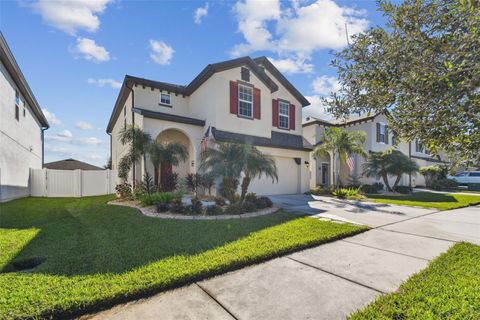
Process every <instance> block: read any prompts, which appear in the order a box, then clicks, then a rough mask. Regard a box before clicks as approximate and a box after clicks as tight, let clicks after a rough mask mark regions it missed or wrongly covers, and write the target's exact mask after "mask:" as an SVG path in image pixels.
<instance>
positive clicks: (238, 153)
mask: <svg viewBox="0 0 480 320" xmlns="http://www.w3.org/2000/svg"><path fill="white" fill-rule="evenodd" d="M242 157H243V146H241V145H240V144H237V143H229V142H224V143H217V144H216V146H214V147H210V148H208V149H207V150H205V152H204V153H203V155H202V162H201V164H200V169H201V170H205V171H209V173H210V174H212V175H213V176H215V177H222V185H223V190H224V193H225V197H226V198H227V199H228V200H230V201H233V199H234V195H235V189H236V186H237V182H238V177H239V176H240V174H241V173H242V170H243V163H242V162H241V161H239V159H242Z"/></svg>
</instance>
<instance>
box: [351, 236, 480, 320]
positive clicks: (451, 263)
mask: <svg viewBox="0 0 480 320" xmlns="http://www.w3.org/2000/svg"><path fill="white" fill-rule="evenodd" d="M479 261H480V246H476V245H473V244H467V243H459V244H456V245H455V246H453V247H452V248H450V250H449V251H448V252H447V253H445V254H443V255H441V256H440V257H438V258H437V259H435V260H434V261H433V262H431V263H430V265H429V266H428V267H427V268H426V269H424V270H423V271H421V272H420V273H418V274H416V275H414V276H412V277H411V278H410V279H409V280H407V282H405V283H404V284H402V286H401V287H400V288H399V289H398V290H397V291H396V292H394V293H390V294H386V295H383V296H381V297H379V298H378V299H377V300H376V301H375V302H373V303H372V304H370V305H369V306H367V307H366V308H365V309H363V310H361V311H358V312H356V313H354V314H353V315H352V316H351V317H350V319H458V320H460V319H479V317H480V290H479V287H480V269H479V268H478V262H479Z"/></svg>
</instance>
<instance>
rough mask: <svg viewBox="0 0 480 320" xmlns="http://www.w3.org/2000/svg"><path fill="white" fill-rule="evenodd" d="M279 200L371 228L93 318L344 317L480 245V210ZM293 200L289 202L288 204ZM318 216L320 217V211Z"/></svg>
mask: <svg viewBox="0 0 480 320" xmlns="http://www.w3.org/2000/svg"><path fill="white" fill-rule="evenodd" d="M304 197H305V196H303V195H302V196H298V197H292V198H290V197H289V196H282V197H278V198H276V199H275V202H276V203H279V202H287V201H289V203H291V204H292V205H291V208H293V209H296V208H299V207H305V206H306V205H305V203H304V204H303V205H302V203H301V199H306V200H307V201H313V203H312V204H311V205H310V204H308V205H307V206H308V207H309V209H307V210H316V211H315V212H312V213H313V214H314V218H315V217H316V218H325V216H324V215H325V214H327V215H332V216H335V217H336V218H341V219H347V220H350V219H352V220H353V221H354V222H361V223H366V224H368V225H370V226H372V227H373V229H372V230H370V231H367V232H365V233H362V234H359V235H356V236H353V237H350V238H346V239H343V240H339V241H335V242H332V243H328V244H325V245H321V246H318V247H315V248H312V249H308V250H304V251H300V252H297V253H294V254H290V255H287V256H284V257H281V258H278V259H273V260H271V261H268V262H265V263H262V264H259V265H255V266H251V267H248V268H244V269H241V270H238V271H234V272H230V273H227V274H225V275H221V276H218V277H215V278H212V279H208V280H205V281H201V282H198V283H195V284H193V285H190V286H188V287H184V288H181V289H177V290H173V291H170V292H166V293H162V294H159V295H156V296H154V297H152V298H149V299H144V300H139V301H135V302H132V303H129V304H126V305H121V306H119V307H116V308H113V309H111V310H108V311H105V312H101V313H99V314H96V315H94V316H92V319H261V320H268V319H272V320H273V319H275V320H277V319H298V320H302V319H344V318H345V317H346V316H348V314H350V313H351V312H353V311H355V310H357V309H358V308H361V307H363V306H365V305H367V304H368V303H369V302H371V301H373V300H374V299H375V298H376V297H377V296H378V295H380V294H383V293H385V292H390V291H394V290H396V289H397V288H398V286H399V285H400V284H401V283H402V282H403V281H405V280H406V279H407V278H408V277H409V276H411V275H412V274H413V273H416V272H418V271H420V270H421V269H423V268H425V267H426V266H427V264H428V261H429V260H431V259H433V258H434V257H436V256H438V255H439V254H441V253H442V252H445V251H446V250H447V249H448V248H449V247H450V246H451V245H452V244H453V243H455V242H456V241H470V242H473V243H477V244H480V207H469V208H463V209H456V210H451V211H444V212H437V213H435V212H433V211H432V210H429V211H424V210H421V209H417V208H406V207H401V208H397V207H398V206H394V207H383V206H380V207H377V208H376V209H375V208H373V209H372V210H368V209H367V208H362V207H360V208H359V207H358V206H357V205H356V204H351V203H344V204H343V205H342V204H339V203H336V202H329V203H324V202H322V201H321V199H312V198H310V200H309V199H307V198H304ZM288 199H291V201H290V200H288ZM317 210H318V211H317Z"/></svg>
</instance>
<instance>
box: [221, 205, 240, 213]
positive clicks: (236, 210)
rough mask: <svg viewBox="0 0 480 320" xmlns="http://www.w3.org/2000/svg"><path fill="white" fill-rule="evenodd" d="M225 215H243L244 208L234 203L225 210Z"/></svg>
mask: <svg viewBox="0 0 480 320" xmlns="http://www.w3.org/2000/svg"><path fill="white" fill-rule="evenodd" d="M224 212H225V214H230V215H238V214H242V213H243V208H242V206H241V205H240V204H239V203H233V204H230V205H228V206H227V207H226V208H225V211H224Z"/></svg>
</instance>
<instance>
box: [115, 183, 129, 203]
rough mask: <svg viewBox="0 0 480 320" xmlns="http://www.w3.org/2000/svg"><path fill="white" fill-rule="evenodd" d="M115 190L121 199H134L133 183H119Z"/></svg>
mask: <svg viewBox="0 0 480 320" xmlns="http://www.w3.org/2000/svg"><path fill="white" fill-rule="evenodd" d="M115 191H116V192H117V195H118V197H119V198H120V199H125V200H130V199H132V185H131V184H130V183H128V182H124V183H120V184H117V186H116V187H115Z"/></svg>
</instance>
